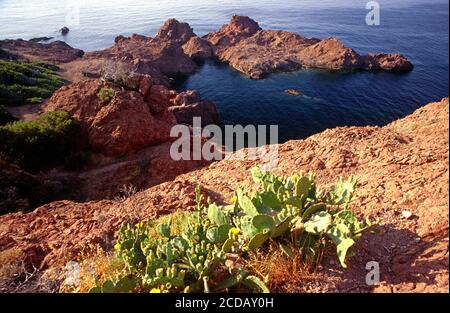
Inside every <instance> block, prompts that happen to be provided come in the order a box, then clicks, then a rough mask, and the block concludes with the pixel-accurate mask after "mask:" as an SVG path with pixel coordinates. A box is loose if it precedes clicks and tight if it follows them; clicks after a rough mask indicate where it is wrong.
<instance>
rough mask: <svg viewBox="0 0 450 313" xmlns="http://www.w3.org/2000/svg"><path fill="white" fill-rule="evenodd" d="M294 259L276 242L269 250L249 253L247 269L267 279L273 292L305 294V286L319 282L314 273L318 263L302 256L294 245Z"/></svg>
mask: <svg viewBox="0 0 450 313" xmlns="http://www.w3.org/2000/svg"><path fill="white" fill-rule="evenodd" d="M289 248H291V250H292V257H289V256H287V255H286V254H284V253H283V252H282V250H281V249H280V248H279V245H278V244H277V243H275V242H271V243H270V244H269V246H268V247H267V249H264V250H258V251H255V252H251V253H249V255H248V257H247V258H246V268H248V269H249V270H251V271H252V272H253V274H254V275H256V276H258V277H265V278H266V279H265V280H266V281H267V286H268V287H269V289H270V291H271V292H277V293H295V292H303V291H304V290H305V288H304V287H305V286H306V285H307V284H309V283H311V282H314V281H317V276H318V275H317V274H316V273H314V268H315V266H316V264H317V263H316V262H314V261H312V260H311V259H305V258H304V257H302V256H301V254H300V252H299V249H298V248H295V247H294V246H293V245H291V246H289Z"/></svg>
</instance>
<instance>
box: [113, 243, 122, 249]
mask: <svg viewBox="0 0 450 313" xmlns="http://www.w3.org/2000/svg"><path fill="white" fill-rule="evenodd" d="M121 247H122V245H121V244H120V243H116V244H115V245H114V249H116V250H119V249H120V248H121Z"/></svg>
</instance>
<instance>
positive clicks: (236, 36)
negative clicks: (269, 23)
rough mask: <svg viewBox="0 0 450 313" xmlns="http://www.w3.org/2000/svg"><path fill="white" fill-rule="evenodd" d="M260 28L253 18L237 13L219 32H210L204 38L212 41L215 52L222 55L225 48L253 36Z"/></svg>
mask: <svg viewBox="0 0 450 313" xmlns="http://www.w3.org/2000/svg"><path fill="white" fill-rule="evenodd" d="M259 30H261V27H259V25H258V23H257V22H255V21H254V20H252V19H251V18H249V17H247V16H239V15H235V16H233V17H232V18H231V21H230V23H229V24H225V25H223V26H222V27H221V28H220V29H219V30H218V31H217V32H213V33H209V34H207V35H206V36H204V37H203V38H204V39H206V40H208V41H209V42H210V44H211V45H212V47H213V51H214V53H215V54H216V55H219V56H220V55H221V53H222V52H223V50H225V49H227V48H229V47H231V46H233V45H235V44H237V43H238V42H239V41H241V40H243V39H245V38H248V37H251V36H253V35H254V34H255V33H256V32H258V31H259Z"/></svg>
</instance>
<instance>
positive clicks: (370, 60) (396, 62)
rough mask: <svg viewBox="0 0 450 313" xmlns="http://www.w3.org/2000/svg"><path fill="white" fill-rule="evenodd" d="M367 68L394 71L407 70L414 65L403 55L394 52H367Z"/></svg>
mask: <svg viewBox="0 0 450 313" xmlns="http://www.w3.org/2000/svg"><path fill="white" fill-rule="evenodd" d="M365 67H366V69H367V70H387V71H394V72H409V71H411V70H412V69H413V68H414V66H413V65H412V63H411V62H410V61H409V60H408V59H407V58H406V57H404V56H403V55H401V54H398V53H394V54H386V53H381V54H369V55H367V57H366V59H365Z"/></svg>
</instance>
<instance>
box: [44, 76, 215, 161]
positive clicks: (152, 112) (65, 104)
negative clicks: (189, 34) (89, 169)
mask: <svg viewBox="0 0 450 313" xmlns="http://www.w3.org/2000/svg"><path fill="white" fill-rule="evenodd" d="M102 77H103V80H100V79H97V80H85V81H81V82H78V83H73V84H70V85H68V86H64V87H62V88H61V89H59V90H58V91H57V92H55V94H54V95H53V96H52V98H51V99H50V100H49V101H48V103H47V104H46V106H45V110H46V111H54V110H62V111H66V112H68V113H69V114H71V116H73V117H75V118H76V119H78V120H79V121H80V123H81V134H82V135H81V136H82V139H84V140H80V142H86V143H87V144H88V145H89V146H90V147H92V148H93V149H94V150H96V151H98V152H101V153H103V154H105V155H109V156H123V155H127V154H130V153H133V152H136V151H138V150H141V149H143V148H146V147H148V146H151V145H155V144H159V143H163V142H167V141H170V140H171V138H170V129H171V128H172V126H174V125H175V124H176V123H181V124H192V120H193V117H194V116H198V117H201V118H202V121H203V125H209V124H219V123H220V119H219V115H218V113H217V109H216V106H215V105H214V103H212V102H211V101H207V100H202V99H201V97H200V94H199V93H198V92H196V91H187V92H182V93H180V94H178V93H177V92H176V91H174V90H169V89H168V88H167V87H166V86H164V85H161V84H157V83H156V82H155V80H154V79H153V78H152V77H151V76H149V75H144V74H139V73H136V72H129V73H126V72H124V71H122V70H117V69H114V70H111V71H106V72H104V73H103V76H102ZM102 91H103V93H105V94H106V96H102V95H101V93H102Z"/></svg>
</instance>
